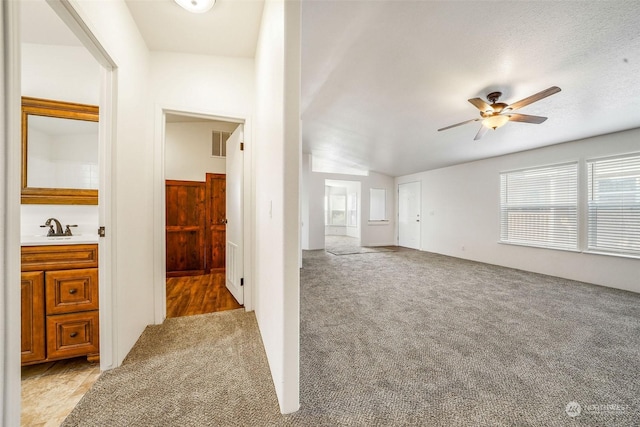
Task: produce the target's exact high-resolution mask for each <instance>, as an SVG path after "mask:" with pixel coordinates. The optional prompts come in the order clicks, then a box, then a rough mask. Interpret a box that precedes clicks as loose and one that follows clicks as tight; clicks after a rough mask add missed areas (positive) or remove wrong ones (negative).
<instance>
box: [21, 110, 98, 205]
mask: <svg viewBox="0 0 640 427" xmlns="http://www.w3.org/2000/svg"><path fill="white" fill-rule="evenodd" d="M98 115H99V114H98V107H97V106H94V105H84V104H74V103H69V102H62V101H51V100H47V99H38V98H27V97H23V98H22V197H21V200H22V203H23V204H53V205H97V204H98V177H99V174H98V164H99V163H98Z"/></svg>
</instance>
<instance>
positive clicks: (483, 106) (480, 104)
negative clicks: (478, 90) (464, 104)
mask: <svg viewBox="0 0 640 427" xmlns="http://www.w3.org/2000/svg"><path fill="white" fill-rule="evenodd" d="M468 101H469V102H470V103H472V104H473V105H474V106H475V107H476V108H477V109H478V110H480V111H482V112H489V113H492V112H493V108H491V105H489V104H487V103H486V102H484V101H483V100H482V99H480V98H471V99H469V100H468Z"/></svg>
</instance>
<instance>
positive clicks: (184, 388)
mask: <svg viewBox="0 0 640 427" xmlns="http://www.w3.org/2000/svg"><path fill="white" fill-rule="evenodd" d="M258 419H259V420H262V421H261V422H262V423H264V424H263V425H265V424H269V423H273V422H275V421H277V420H280V419H282V415H281V414H280V410H279V407H278V402H277V399H276V395H275V390H274V388H273V382H272V380H271V376H270V374H269V368H268V365H267V360H266V356H265V353H264V349H263V347H262V340H261V339H260V334H259V331H258V327H257V324H256V321H255V315H254V314H253V313H246V312H245V311H244V309H239V310H230V311H223V312H218V313H212V314H203V315H197V316H188V317H178V318H172V319H167V320H166V321H165V322H164V323H163V324H162V325H158V326H150V327H148V328H147V329H146V330H145V331H144V333H143V334H142V336H141V338H140V339H139V340H138V342H137V343H136V345H135V346H134V348H133V349H132V350H131V352H130V353H129V355H128V356H127V358H126V360H125V361H124V363H123V364H122V366H120V367H119V368H116V369H113V370H110V371H107V372H104V373H103V374H102V375H101V376H100V378H99V379H98V381H97V382H96V384H94V386H93V387H92V388H91V390H90V391H89V392H88V393H87V394H86V395H85V396H84V398H83V399H82V400H81V402H80V403H79V404H78V406H77V407H76V408H75V409H74V411H73V412H72V413H71V414H70V415H69V416H68V417H67V419H66V420H65V422H64V423H63V424H62V425H63V426H96V427H98V426H99V427H106V426H109V427H116V426H123V427H124V426H136V427H137V426H247V425H252V423H253V421H254V420H258Z"/></svg>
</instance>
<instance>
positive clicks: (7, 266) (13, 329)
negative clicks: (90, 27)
mask: <svg viewBox="0 0 640 427" xmlns="http://www.w3.org/2000/svg"><path fill="white" fill-rule="evenodd" d="M19 6H20V4H19V3H18V2H13V1H3V2H2V5H0V33H2V41H1V42H0V45H1V46H2V58H1V59H0V75H1V76H2V81H3V82H4V84H3V86H2V87H0V102H1V104H0V115H1V117H0V124H1V125H0V129H2V131H1V132H2V147H0V154H2V156H0V157H1V158H3V159H4V160H3V163H2V164H0V183H2V184H0V198H1V199H0V222H1V226H0V227H1V228H0V230H1V231H0V239H2V240H1V242H2V243H1V244H2V247H1V248H0V280H2V284H3V286H2V291H1V292H0V330H2V331H3V333H2V334H0V335H1V336H0V361H1V362H2V370H1V371H0V395H1V396H2V397H1V399H2V403H1V404H0V424H2V425H4V426H18V425H20V347H21V345H20V298H21V291H20V286H18V283H19V282H20V180H21V170H20V169H21V167H22V162H21V160H20V159H21V149H22V147H21V144H20V133H21V125H20V120H21V114H20V94H21V82H20V66H21V64H20V10H19ZM5 156H6V157H5Z"/></svg>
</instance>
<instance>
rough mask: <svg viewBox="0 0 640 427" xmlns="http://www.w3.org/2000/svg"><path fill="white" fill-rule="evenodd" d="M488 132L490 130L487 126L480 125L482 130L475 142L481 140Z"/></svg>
mask: <svg viewBox="0 0 640 427" xmlns="http://www.w3.org/2000/svg"><path fill="white" fill-rule="evenodd" d="M488 130H489V128H488V127H486V126H485V125H480V130H479V131H478V133H477V134H476V137H475V138H473V140H474V141H477V140H479V139H480V138H482V137H483V136H484V134H485V133H487V131H488Z"/></svg>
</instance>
